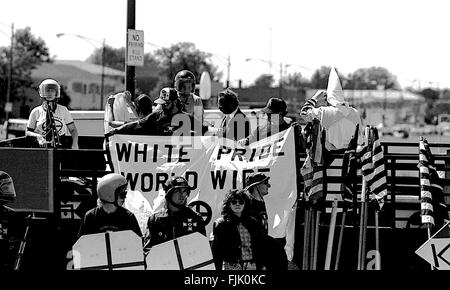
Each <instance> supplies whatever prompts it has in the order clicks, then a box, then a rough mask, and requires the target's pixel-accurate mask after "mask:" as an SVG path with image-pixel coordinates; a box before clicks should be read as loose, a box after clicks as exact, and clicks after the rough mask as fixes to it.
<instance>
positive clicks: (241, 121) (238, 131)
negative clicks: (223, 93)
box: [220, 108, 250, 141]
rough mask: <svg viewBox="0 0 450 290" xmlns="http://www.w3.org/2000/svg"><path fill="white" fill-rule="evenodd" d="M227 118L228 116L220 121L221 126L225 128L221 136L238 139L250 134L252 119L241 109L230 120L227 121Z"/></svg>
mask: <svg viewBox="0 0 450 290" xmlns="http://www.w3.org/2000/svg"><path fill="white" fill-rule="evenodd" d="M225 120H226V116H225V117H223V118H222V121H221V122H220V128H222V129H223V134H222V136H220V137H225V138H228V139H231V140H235V141H237V140H241V139H243V138H247V137H248V136H249V135H250V121H249V119H248V118H247V116H246V115H245V114H244V113H243V112H242V111H241V109H239V108H238V109H237V111H236V114H234V116H233V118H231V120H230V121H228V122H227V123H225Z"/></svg>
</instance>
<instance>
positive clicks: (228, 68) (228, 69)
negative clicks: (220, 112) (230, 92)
mask: <svg viewBox="0 0 450 290" xmlns="http://www.w3.org/2000/svg"><path fill="white" fill-rule="evenodd" d="M230 68H231V59H230V55H228V63H227V88H229V87H230Z"/></svg>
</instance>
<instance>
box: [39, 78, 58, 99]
mask: <svg viewBox="0 0 450 290" xmlns="http://www.w3.org/2000/svg"><path fill="white" fill-rule="evenodd" d="M49 90H54V91H55V92H56V95H55V97H54V98H53V97H47V94H48V92H49ZM39 96H40V97H41V98H42V99H45V100H47V101H53V100H54V99H59V97H60V96H61V86H60V85H59V83H58V82H57V81H55V80H54V79H45V80H43V81H42V82H41V83H40V84H39Z"/></svg>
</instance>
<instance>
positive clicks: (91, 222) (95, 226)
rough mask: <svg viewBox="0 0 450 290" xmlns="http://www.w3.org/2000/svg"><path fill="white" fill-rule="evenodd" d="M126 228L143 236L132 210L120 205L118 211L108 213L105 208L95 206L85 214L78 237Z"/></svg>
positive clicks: (124, 229)
mask: <svg viewBox="0 0 450 290" xmlns="http://www.w3.org/2000/svg"><path fill="white" fill-rule="evenodd" d="M126 230H132V231H133V232H135V233H136V235H138V236H139V237H142V232H141V228H140V227H139V223H138V221H137V219H136V216H135V215H134V214H133V213H132V212H131V211H129V210H128V209H126V208H124V207H121V206H119V207H118V208H117V209H116V211H114V212H112V213H107V212H106V211H105V210H104V209H103V208H100V207H95V208H93V209H91V210H89V211H88V212H87V213H86V214H85V216H84V218H83V221H82V222H81V226H80V230H79V232H78V237H81V236H83V235H89V234H96V233H104V232H106V231H112V232H117V231H126Z"/></svg>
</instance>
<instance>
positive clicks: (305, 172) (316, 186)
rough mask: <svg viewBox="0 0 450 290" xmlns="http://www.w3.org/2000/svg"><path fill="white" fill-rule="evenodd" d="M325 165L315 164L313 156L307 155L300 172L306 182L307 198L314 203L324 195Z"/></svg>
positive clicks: (305, 191)
mask: <svg viewBox="0 0 450 290" xmlns="http://www.w3.org/2000/svg"><path fill="white" fill-rule="evenodd" d="M323 170H324V166H323V165H318V164H314V163H313V161H312V158H311V156H309V155H308V156H307V157H306V160H305V163H303V166H302V168H301V169H300V172H301V174H302V176H303V182H304V184H305V189H304V193H305V200H307V201H312V202H313V203H314V202H315V201H317V200H318V199H319V198H322V197H323Z"/></svg>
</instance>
